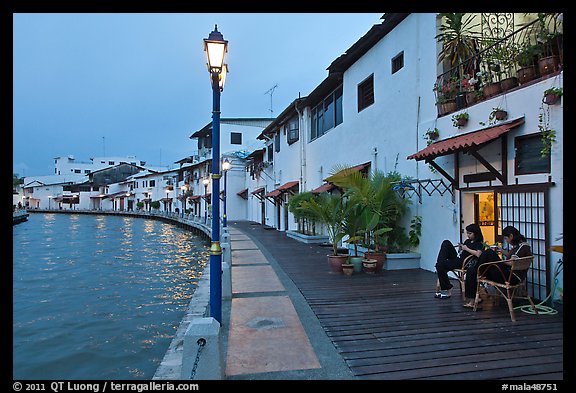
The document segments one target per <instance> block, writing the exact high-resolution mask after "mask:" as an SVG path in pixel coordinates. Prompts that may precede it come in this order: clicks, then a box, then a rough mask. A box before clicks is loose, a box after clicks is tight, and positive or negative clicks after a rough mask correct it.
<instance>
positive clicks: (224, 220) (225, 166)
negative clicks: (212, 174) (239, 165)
mask: <svg viewBox="0 0 576 393" xmlns="http://www.w3.org/2000/svg"><path fill="white" fill-rule="evenodd" d="M230 168H232V164H231V163H230V161H228V160H227V159H224V161H222V170H223V171H224V215H223V216H222V226H223V227H224V228H226V227H228V214H226V197H227V195H226V174H227V173H228V171H229V170H230Z"/></svg>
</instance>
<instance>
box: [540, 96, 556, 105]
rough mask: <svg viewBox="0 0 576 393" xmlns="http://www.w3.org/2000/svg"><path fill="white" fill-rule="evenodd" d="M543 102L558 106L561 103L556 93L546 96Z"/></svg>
mask: <svg viewBox="0 0 576 393" xmlns="http://www.w3.org/2000/svg"><path fill="white" fill-rule="evenodd" d="M542 102H543V103H545V104H548V105H556V104H557V103H559V102H560V96H559V95H557V94H554V93H548V94H546V95H545V96H544V98H543V99H542Z"/></svg>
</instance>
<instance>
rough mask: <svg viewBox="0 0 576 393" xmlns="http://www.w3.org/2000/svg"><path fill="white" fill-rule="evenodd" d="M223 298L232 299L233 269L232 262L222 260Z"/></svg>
mask: <svg viewBox="0 0 576 393" xmlns="http://www.w3.org/2000/svg"><path fill="white" fill-rule="evenodd" d="M222 299H227V300H229V299H232V269H230V263H228V262H226V261H224V260H223V261H222Z"/></svg>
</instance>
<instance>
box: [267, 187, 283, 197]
mask: <svg viewBox="0 0 576 393" xmlns="http://www.w3.org/2000/svg"><path fill="white" fill-rule="evenodd" d="M280 194H282V191H279V190H278V189H275V190H272V191H270V192H269V193H267V194H264V196H265V197H267V198H276V197H277V196H278V195H280Z"/></svg>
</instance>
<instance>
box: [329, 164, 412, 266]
mask: <svg viewBox="0 0 576 393" xmlns="http://www.w3.org/2000/svg"><path fill="white" fill-rule="evenodd" d="M331 179H332V182H333V183H334V184H336V185H338V186H339V187H341V188H342V189H344V190H346V191H345V195H347V196H348V197H349V204H351V205H361V206H363V207H364V208H365V209H364V210H363V212H362V215H361V217H362V223H363V230H362V232H363V233H364V236H365V237H366V239H365V241H366V244H367V248H368V251H366V252H365V253H364V257H365V258H367V259H376V260H377V267H376V272H378V271H380V270H382V266H383V265H384V261H385V260H386V250H385V246H384V243H383V241H384V235H386V234H387V233H388V232H390V231H392V228H393V227H394V225H395V223H396V222H397V221H398V219H399V218H400V217H401V216H402V215H403V214H404V212H405V208H406V204H407V203H408V202H407V200H405V199H402V198H400V197H399V196H398V194H397V193H396V191H394V190H393V187H392V183H393V182H394V181H396V180H400V176H399V174H397V173H395V172H393V173H390V174H384V173H383V172H382V171H374V172H372V173H371V175H370V176H363V175H362V174H361V173H360V172H358V171H339V172H338V173H337V174H336V175H334V176H332V177H331Z"/></svg>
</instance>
